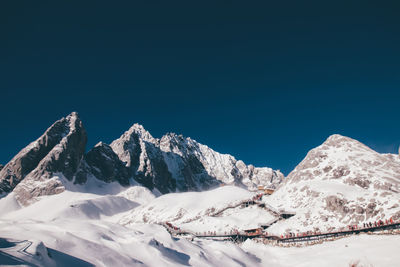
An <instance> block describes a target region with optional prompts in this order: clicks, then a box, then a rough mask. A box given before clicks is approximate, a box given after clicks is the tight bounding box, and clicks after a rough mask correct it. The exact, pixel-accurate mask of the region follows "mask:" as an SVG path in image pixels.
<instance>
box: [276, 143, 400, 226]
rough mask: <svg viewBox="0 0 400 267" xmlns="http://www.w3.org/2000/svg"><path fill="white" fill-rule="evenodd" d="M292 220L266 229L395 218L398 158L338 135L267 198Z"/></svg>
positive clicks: (399, 206) (399, 195)
mask: <svg viewBox="0 0 400 267" xmlns="http://www.w3.org/2000/svg"><path fill="white" fill-rule="evenodd" d="M268 202H269V203H270V204H272V205H275V206H276V207H278V208H283V209H286V210H293V211H295V212H296V216H294V217H292V218H291V219H289V220H286V221H282V222H280V223H278V224H276V225H274V226H273V227H272V230H275V231H277V232H282V231H283V230H286V229H291V230H313V229H314V228H320V229H329V228H334V227H336V228H337V227H341V226H345V225H349V224H357V223H362V222H367V221H376V220H378V219H385V218H386V219H387V218H389V217H393V219H398V218H400V158H399V156H398V155H393V154H380V153H378V152H376V151H374V150H372V149H370V148H369V147H367V146H365V145H364V144H362V143H360V142H358V141H356V140H354V139H351V138H348V137H344V136H341V135H332V136H330V137H329V138H328V139H327V140H326V141H325V142H324V143H323V144H322V145H320V146H318V147H316V148H314V149H312V150H311V151H309V152H308V154H307V156H306V157H305V159H304V160H303V161H302V162H301V163H300V164H299V165H298V166H297V167H296V168H295V169H294V170H293V171H292V172H291V173H290V174H289V175H288V177H287V179H285V181H284V182H283V183H282V184H281V185H280V186H279V189H278V190H277V191H276V192H275V193H274V194H273V195H271V196H270V197H269V198H268Z"/></svg>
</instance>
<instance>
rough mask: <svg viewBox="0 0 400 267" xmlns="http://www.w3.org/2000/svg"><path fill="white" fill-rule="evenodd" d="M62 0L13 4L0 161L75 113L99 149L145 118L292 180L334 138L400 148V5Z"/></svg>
mask: <svg viewBox="0 0 400 267" xmlns="http://www.w3.org/2000/svg"><path fill="white" fill-rule="evenodd" d="M6 2H8V3H6ZM60 2H61V1H48V2H47V3H46V1H40V2H39V1H5V2H2V3H1V7H0V31H1V36H0V41H1V42H0V90H1V94H0V97H1V101H0V112H1V115H2V116H1V118H2V120H1V124H0V125H1V129H0V163H3V164H5V163H7V161H8V160H10V159H11V158H12V157H13V156H14V155H15V154H16V153H17V152H18V151H19V150H20V149H21V148H23V147H24V146H26V145H27V144H28V143H29V142H31V141H33V140H34V139H36V138H37V137H38V136H40V135H41V134H42V133H43V131H44V130H46V128H47V127H48V126H49V125H51V124H52V123H53V122H54V121H55V120H57V119H59V118H60V117H63V116H65V115H67V114H69V113H70V112H72V111H78V112H79V114H80V116H81V118H82V120H83V122H84V124H85V127H86V129H87V131H88V135H89V141H88V142H89V143H88V148H90V147H91V146H93V145H94V144H96V143H97V142H98V141H100V140H102V141H105V142H111V141H112V140H113V139H115V138H117V137H119V136H120V135H121V134H122V133H123V132H124V131H125V130H127V129H128V128H129V127H130V126H131V125H132V124H133V123H135V122H139V123H141V124H142V125H144V127H145V128H146V129H148V130H149V131H150V132H151V133H152V134H153V136H155V137H160V136H161V135H162V134H164V133H166V132H177V133H181V134H183V135H185V136H190V137H192V138H194V139H196V140H197V141H199V142H201V143H204V144H207V145H209V146H210V147H212V148H213V149H215V150H217V151H219V152H223V153H230V154H232V155H234V156H235V157H236V158H239V159H242V160H244V161H245V162H246V163H252V164H254V165H256V166H270V167H272V168H275V169H281V170H282V171H283V172H284V173H285V174H287V173H288V172H289V171H291V170H292V169H293V168H294V167H295V166H296V165H297V164H298V163H299V162H300V161H301V160H302V159H303V158H304V156H305V155H306V153H307V152H308V150H310V149H311V148H313V147H315V146H318V145H319V144H321V143H322V142H323V141H324V140H325V139H326V138H327V137H328V136H329V135H331V134H334V133H340V134H343V135H347V136H350V137H353V138H355V139H358V140H359V141H361V142H363V143H365V144H367V145H369V146H370V147H372V148H373V149H376V150H377V151H379V152H392V153H394V152H396V151H397V148H398V146H399V144H400V124H399V115H400V108H399V102H400V100H399V99H400V19H399V14H400V4H399V3H400V2H399V1H260V2H253V1H237V2H236V1H211V2H207V1H198V2H194V1H180V2H176V1H172V2H171V1H160V2H158V1H104V2H103V1H64V3H60ZM275 2H280V3H275ZM327 2H328V3H327Z"/></svg>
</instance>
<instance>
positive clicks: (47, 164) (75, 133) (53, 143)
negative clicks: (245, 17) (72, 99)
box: [0, 112, 87, 203]
mask: <svg viewBox="0 0 400 267" xmlns="http://www.w3.org/2000/svg"><path fill="white" fill-rule="evenodd" d="M86 140H87V137H86V131H85V129H84V128H83V125H82V122H81V120H80V119H79V117H78V114H77V113H76V112H73V113H71V114H70V115H69V116H67V117H66V118H62V119H60V120H58V121H57V122H55V123H54V124H53V125H52V126H50V128H49V129H47V131H46V132H45V133H44V134H43V135H42V136H41V137H39V138H38V139H37V140H36V141H34V142H32V143H31V144H29V145H28V146H27V147H25V148H24V149H23V150H21V151H20V152H19V153H18V154H17V155H16V156H15V157H14V158H13V159H12V160H11V161H10V162H9V163H7V164H6V165H5V166H4V168H3V169H2V170H1V171H0V192H3V193H8V192H11V191H12V190H13V189H15V190H14V191H15V192H16V194H17V198H19V201H20V202H21V203H24V202H26V201H25V200H28V199H29V198H32V197H35V196H41V195H43V194H53V193H59V192H60V190H61V185H60V182H55V181H54V182H51V183H52V185H51V186H49V185H50V184H47V186H44V187H46V188H44V187H42V188H40V186H39V187H37V186H36V184H35V183H34V181H44V180H47V179H50V178H51V177H52V176H53V175H54V174H57V173H62V175H63V176H64V177H66V178H67V179H68V180H72V178H73V176H74V174H75V172H76V170H77V168H78V166H79V163H80V160H81V159H82V156H83V154H84V151H85V145H86ZM22 182H23V183H22ZM47 182H48V183H49V181H47ZM56 184H57V185H56ZM49 188H53V189H54V190H51V189H49ZM55 188H57V189H55Z"/></svg>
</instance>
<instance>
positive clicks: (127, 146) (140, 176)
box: [110, 124, 283, 193]
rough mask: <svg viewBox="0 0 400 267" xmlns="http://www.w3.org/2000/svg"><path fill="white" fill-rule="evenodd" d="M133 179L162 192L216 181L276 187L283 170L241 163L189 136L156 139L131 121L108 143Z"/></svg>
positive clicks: (203, 186) (197, 187)
mask: <svg viewBox="0 0 400 267" xmlns="http://www.w3.org/2000/svg"><path fill="white" fill-rule="evenodd" d="M110 146H111V147H112V149H113V150H114V152H115V153H116V154H117V155H118V157H119V158H120V160H121V161H123V162H125V164H126V166H127V167H128V168H129V169H130V171H131V172H132V174H133V176H134V178H135V180H137V181H138V182H140V183H141V184H143V185H145V186H146V187H148V188H150V189H153V188H156V189H158V190H159V191H160V192H162V193H168V192H175V191H190V190H195V191H198V190H206V189H209V188H212V187H215V186H217V185H218V184H220V183H224V184H236V185H243V186H246V187H248V188H252V189H254V188H255V187H257V186H258V185H263V186H268V187H276V186H277V185H278V184H280V183H281V181H282V179H283V174H282V173H280V172H279V171H274V170H272V169H270V168H255V167H254V166H252V165H245V164H244V163H243V161H240V160H239V161H238V160H236V159H235V158H234V157H233V156H231V155H227V154H220V153H218V152H215V151H214V150H212V149H210V148H209V147H207V146H205V145H202V144H199V143H198V142H196V141H195V140H193V139H191V138H184V137H183V136H182V135H176V134H174V133H169V134H166V135H164V136H163V137H162V138H161V139H156V138H154V137H152V136H151V134H150V133H149V132H148V131H146V130H145V129H144V128H143V127H142V126H141V125H139V124H135V125H133V126H132V127H131V128H130V129H129V130H128V131H126V132H125V133H124V134H123V135H122V136H121V137H120V138H119V139H117V140H115V141H113V142H112V143H111V145H110Z"/></svg>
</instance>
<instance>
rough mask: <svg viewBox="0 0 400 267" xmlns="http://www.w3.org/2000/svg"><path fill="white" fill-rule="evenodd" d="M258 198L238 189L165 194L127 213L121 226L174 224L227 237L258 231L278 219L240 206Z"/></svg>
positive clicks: (190, 229) (225, 187)
mask: <svg viewBox="0 0 400 267" xmlns="http://www.w3.org/2000/svg"><path fill="white" fill-rule="evenodd" d="M254 195H255V194H254V192H249V191H247V190H245V189H242V188H239V187H236V186H223V187H220V188H217V189H213V190H210V191H204V192H186V193H171V194H165V195H163V196H161V197H159V198H156V199H154V200H153V201H151V202H149V203H148V204H147V205H144V206H140V207H138V208H136V209H133V210H132V211H130V212H128V213H126V214H125V215H123V216H122V218H121V220H120V221H119V222H120V223H121V224H122V225H131V224H135V223H157V224H161V223H165V222H170V223H172V224H174V225H176V226H179V227H180V228H181V229H183V230H186V231H189V232H207V231H216V232H218V233H224V232H227V231H232V230H234V229H238V230H245V229H251V228H258V227H259V224H265V223H267V222H269V221H271V220H272V219H274V216H273V215H272V214H271V213H269V212H268V211H267V210H265V209H263V208H259V207H258V206H257V205H254V206H249V207H243V206H242V205H240V204H241V203H242V202H243V201H245V200H250V199H252V198H253V197H254Z"/></svg>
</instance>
